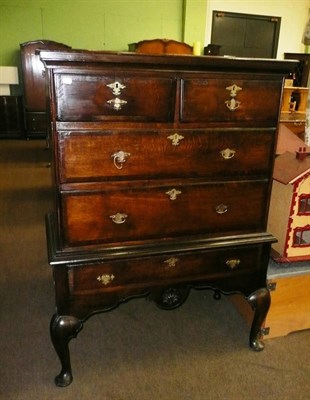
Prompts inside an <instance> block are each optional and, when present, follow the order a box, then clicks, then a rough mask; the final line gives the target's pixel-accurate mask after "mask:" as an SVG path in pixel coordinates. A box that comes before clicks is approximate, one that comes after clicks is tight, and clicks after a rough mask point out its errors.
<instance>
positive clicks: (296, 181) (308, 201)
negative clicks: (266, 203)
mask: <svg viewBox="0 0 310 400" xmlns="http://www.w3.org/2000/svg"><path fill="white" fill-rule="evenodd" d="M308 149H309V148H308V147H301V148H299V149H298V151H296V152H295V153H293V152H290V151H286V152H284V153H282V154H280V155H279V156H278V157H277V158H276V160H275V168H274V174H273V187H272V195H271V202H270V211H269V219H268V231H269V232H270V233H272V234H273V235H274V236H275V237H276V238H277V239H278V242H277V243H275V244H274V245H273V252H272V257H273V258H274V259H275V261H277V262H288V261H289V262H290V261H305V260H310V158H309V154H310V153H309V152H308V151H306V150H308Z"/></svg>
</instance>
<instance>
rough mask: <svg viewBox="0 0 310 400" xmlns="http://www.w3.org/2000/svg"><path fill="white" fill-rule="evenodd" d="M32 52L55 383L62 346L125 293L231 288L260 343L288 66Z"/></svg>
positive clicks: (168, 295)
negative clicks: (40, 120) (45, 196)
mask: <svg viewBox="0 0 310 400" xmlns="http://www.w3.org/2000/svg"><path fill="white" fill-rule="evenodd" d="M40 55H41V57H42V60H44V62H45V65H46V67H47V70H48V79H49V86H50V88H53V90H52V91H50V100H51V101H50V104H51V120H52V124H51V126H52V127H53V132H52V143H53V162H52V168H53V174H54V183H55V194H56V195H55V203H54V209H53V211H52V212H51V213H50V214H49V215H48V216H47V245H48V258H49V263H50V265H51V266H52V269H53V277H54V281H55V293H56V306H57V309H56V313H55V315H53V317H52V319H51V325H50V328H51V338H52V342H53V345H54V347H55V350H56V352H57V354H58V356H59V358H60V361H61V366H62V368H61V372H60V374H59V375H58V376H57V377H56V380H55V382H56V384H57V385H58V386H67V385H69V384H70V383H71V381H72V372H71V363H70V354H69V347H68V343H69V341H70V340H71V339H72V338H73V337H76V335H77V334H78V332H79V331H80V330H81V329H82V327H83V324H84V322H85V321H86V320H87V319H88V318H89V317H90V316H91V315H92V314H94V313H97V312H103V311H109V310H112V309H113V308H115V307H116V306H118V305H119V304H120V303H122V302H124V301H127V300H129V299H133V298H136V297H139V296H150V298H151V299H153V300H154V301H155V302H156V304H157V305H158V306H159V307H161V308H163V309H167V310H169V309H174V308H176V307H178V306H180V305H181V304H182V303H183V302H184V301H185V300H186V298H187V296H188V294H189V292H190V290H191V289H212V290H214V291H215V297H216V298H219V297H220V294H221V293H224V294H232V293H242V294H243V295H244V296H245V298H246V299H247V300H248V302H249V303H250V305H251V306H252V308H253V310H254V311H255V313H254V319H253V322H252V326H251V331H250V337H249V344H250V347H251V348H252V349H254V350H256V351H259V350H262V349H263V347H264V346H263V343H262V342H261V340H260V338H261V325H262V323H263V321H264V320H265V317H266V314H267V312H268V308H269V304H270V293H269V290H268V289H267V287H266V271H267V267H268V261H269V254H270V246H271V243H272V242H274V240H275V239H274V237H273V236H272V235H270V234H268V233H267V232H266V224H267V216H268V204H269V195H270V189H271V182H272V168H273V161H274V148H275V143H276V136H277V123H278V116H279V115H278V114H279V104H280V101H281V93H282V83H283V77H284V76H286V75H287V74H288V73H289V72H290V71H291V70H292V69H293V67H294V66H295V63H294V62H292V61H271V60H270V61H266V60H253V59H248V60H239V59H237V58H226V57H192V56H189V55H185V56H181V55H176V56H172V55H150V54H145V55H142V54H135V53H124V54H121V53H115V54H113V53H111V52H102V53H100V52H86V51H84V52H83V51H75V52H73V51H72V52H70V51H67V52H56V53H55V52H48V51H43V52H41V53H40ZM146 334H147V333H146ZM206 362H207V361H206Z"/></svg>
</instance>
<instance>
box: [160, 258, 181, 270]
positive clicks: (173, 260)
mask: <svg viewBox="0 0 310 400" xmlns="http://www.w3.org/2000/svg"><path fill="white" fill-rule="evenodd" d="M179 261H180V260H179V259H178V258H176V257H170V258H168V259H167V260H165V261H164V263H165V264H167V265H168V268H173V267H175V266H176V264H177V262H179Z"/></svg>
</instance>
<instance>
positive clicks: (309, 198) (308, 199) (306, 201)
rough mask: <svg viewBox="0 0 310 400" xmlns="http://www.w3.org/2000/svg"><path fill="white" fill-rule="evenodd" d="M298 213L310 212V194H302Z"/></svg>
mask: <svg viewBox="0 0 310 400" xmlns="http://www.w3.org/2000/svg"><path fill="white" fill-rule="evenodd" d="M298 214H299V215H303V214H310V194H309V195H305V196H300V198H299V207H298Z"/></svg>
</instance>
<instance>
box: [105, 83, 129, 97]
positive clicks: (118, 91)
mask: <svg viewBox="0 0 310 400" xmlns="http://www.w3.org/2000/svg"><path fill="white" fill-rule="evenodd" d="M107 87H109V88H110V89H112V93H113V94H115V96H118V95H119V94H121V89H125V87H126V86H125V85H122V84H121V83H120V82H118V81H115V82H113V83H110V84H109V85H107Z"/></svg>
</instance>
